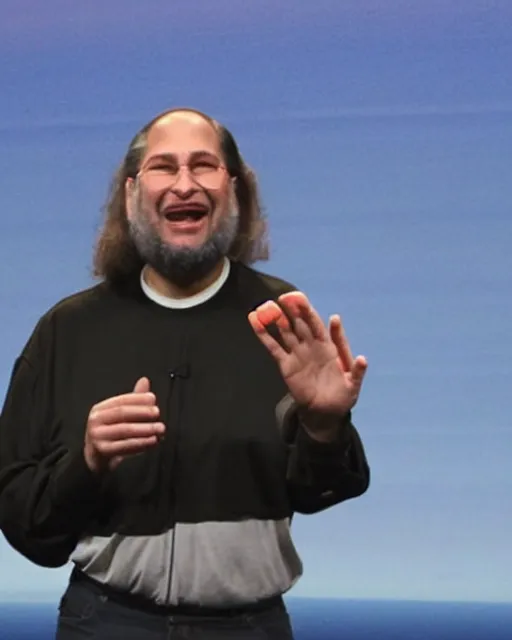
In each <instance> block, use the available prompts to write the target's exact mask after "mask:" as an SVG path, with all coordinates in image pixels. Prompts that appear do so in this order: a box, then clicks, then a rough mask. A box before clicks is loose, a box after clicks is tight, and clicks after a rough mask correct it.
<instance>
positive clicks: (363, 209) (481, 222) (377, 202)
mask: <svg viewBox="0 0 512 640" xmlns="http://www.w3.org/2000/svg"><path fill="white" fill-rule="evenodd" d="M0 8H1V13H2V21H1V22H0V60H1V63H0V87H2V91H1V94H2V98H1V100H0V139H1V142H2V153H1V154H0V175H1V176H2V180H1V183H2V188H1V190H0V211H1V217H0V254H1V255H2V269H1V270H0V322H1V324H0V326H1V330H2V340H1V341H0V394H1V395H2V396H3V393H4V391H5V388H6V386H7V382H8V378H9V375H10V371H11V367H12V364H13V362H14V359H15V357H16V356H17V354H18V353H19V351H20V349H21V348H22V346H23V344H24V343H25V341H26V339H27V338H28V335H29V334H30V332H31V331H32V329H33V326H34V324H35V323H36V321H37V319H38V318H39V317H40V315H42V314H43V313H44V312H45V311H46V310H47V308H48V307H49V306H51V305H53V304H54V303H55V302H56V301H57V300H58V299H60V298H61V297H63V296H65V295H68V294H69V293H72V292H74V291H77V290H78V289H80V288H83V287H86V286H88V285H89V284H90V283H91V281H92V280H91V276H90V263H91V255H92V245H93V242H94V239H95V237H96V233H97V230H98V227H99V224H100V222H101V213H100V208H101V206H102V205H103V202H104V200H105V196H106V193H107V187H108V183H109V180H110V177H111V175H112V173H113V172H114V170H115V168H116V166H117V164H118V162H119V161H120V160H121V158H122V156H123V154H124V151H125V149H126V146H127V144H128V142H129V140H130V138H131V137H132V135H133V134H134V133H135V131H137V130H138V129H139V128H140V126H141V125H143V124H144V123H145V122H146V121H148V120H149V119H150V118H152V117H153V115H155V114H156V113H158V112H160V111H162V110H164V109H166V108H168V107H174V106H181V105H183V106H193V107H196V108H199V109H202V110H204V111H206V112H208V113H210V114H211V115H213V116H214V117H216V118H218V119H220V120H221V121H222V122H224V123H225V124H226V125H227V126H228V127H229V128H230V129H231V130H232V131H233V133H234V134H235V136H236V138H237V140H238V142H239V144H240V147H241V150H242V152H243V154H244V156H245V158H246V160H247V161H248V162H249V164H251V165H252V166H253V167H254V168H255V170H256V171H257V173H258V176H259V180H260V185H261V189H262V193H263V200H264V203H265V206H266V210H267V213H268V216H269V221H270V229H271V240H272V259H271V261H270V262H269V263H267V264H261V265H259V267H260V268H263V269H264V270H266V271H269V272H272V273H274V274H276V275H279V276H281V277H284V278H287V279H289V280H291V281H292V282H294V283H295V284H296V285H297V286H298V287H300V288H301V289H303V290H304V291H305V292H306V293H307V294H308V295H309V297H310V299H311V300H312V302H313V304H314V305H315V306H316V307H317V308H318V310H319V311H320V313H321V314H322V316H323V317H324V318H327V316H328V315H329V314H330V313H335V312H339V313H341V315H342V317H343V320H344V323H345V326H346V330H347V333H348V336H349V339H350V341H351V344H352V348H353V351H354V352H356V353H363V354H364V355H366V356H367V357H368V359H369V363H370V369H369V372H368V375H367V378H366V381H365V386H364V390H363V393H362V396H361V398H360V402H359V404H358V407H357V410H356V412H355V422H356V426H357V427H358V428H359V431H360V433H361V435H362V437H363V440H364V443H365V446H366V449H367V453H368V457H369V459H370V463H371V467H372V476H373V477H372V486H371V488H370V490H369V492H368V493H367V494H366V495H365V496H364V497H362V498H360V499H357V500H355V501H353V502H349V503H346V504H345V505H342V506H340V507H336V508H334V509H332V510H330V511H327V512H325V513H322V514H319V515H315V516H308V517H298V518H297V519H296V520H294V532H295V539H296V543H297V546H298V549H299V552H300V553H301V555H302V558H303V560H304V563H305V575H304V577H303V578H302V580H301V581H300V582H299V584H298V585H297V586H296V587H295V588H294V589H293V591H292V592H291V593H290V598H289V602H290V606H291V607H292V609H293V611H294V612H296V616H295V619H296V621H297V622H296V624H297V628H298V633H299V632H300V633H301V634H302V635H301V636H300V637H302V638H306V637H309V636H307V633H308V632H307V628H316V629H317V631H316V636H315V637H318V638H319V639H320V640H321V638H323V637H325V638H328V637H331V636H330V635H329V633H331V632H332V633H333V634H334V635H332V637H333V638H334V637H336V638H338V637H344V636H342V635H340V633H339V631H340V629H345V630H347V629H349V628H351V629H352V635H350V636H349V635H346V637H350V638H360V637H361V638H363V637H367V636H366V635H357V631H356V627H357V624H356V626H353V627H350V624H352V623H351V622H350V621H351V620H352V622H354V620H356V621H357V620H360V624H361V625H363V626H361V628H360V632H361V633H362V634H363V633H367V634H369V637H370V636H371V634H372V633H377V631H376V630H379V632H380V633H384V631H383V630H384V629H385V628H391V627H386V626H385V625H386V624H387V623H386V620H388V618H389V616H392V613H390V612H392V611H395V612H396V616H397V618H396V619H397V620H398V621H402V622H403V623H404V625H406V624H408V622H407V620H409V621H411V620H413V618H414V619H415V620H416V619H418V620H419V619H420V618H421V617H422V616H423V618H422V619H424V620H430V624H431V625H433V624H434V621H435V622H436V624H437V623H439V624H441V622H440V621H443V620H445V618H443V615H444V614H443V615H441V614H435V615H434V614H433V613H432V610H431V609H429V608H428V607H432V606H434V605H433V604H429V602H430V603H439V602H443V601H445V602H446V603H449V602H454V601H458V602H462V603H483V604H478V605H477V604H467V605H466V607H469V608H466V609H464V611H466V614H464V615H466V618H467V619H468V620H469V619H471V620H472V622H471V623H468V624H469V627H470V628H471V629H472V633H474V634H476V633H477V630H478V628H479V627H478V624H479V623H478V621H480V623H481V624H482V625H484V627H485V624H484V621H485V620H487V619H488V620H489V621H490V620H491V619H492V620H494V622H493V624H495V625H498V626H497V627H496V629H498V627H499V628H500V629H503V630H504V629H506V628H508V634H509V635H512V630H511V628H512V613H511V610H512V578H511V569H512V563H511V559H510V539H511V538H512V535H511V534H512V509H511V508H510V495H511V493H512V473H511V470H510V459H511V452H512V429H511V420H510V409H509V406H508V405H509V403H508V397H509V396H510V389H511V388H512V387H511V385H512V341H511V340H510V330H511V328H512V296H511V294H510V292H511V280H512V259H511V257H510V244H511V241H512V216H511V215H510V213H511V211H510V209H511V201H512V180H511V178H510V163H511V148H512V84H511V82H510V66H511V62H512V37H511V35H510V33H511V31H510V29H511V25H512V3H510V2H509V1H508V0H502V1H499V0H495V1H492V0H487V1H486V2H484V1H481V0H464V1H462V0H451V1H450V2H446V1H445V0H428V2H427V0H416V1H415V2H414V1H413V2H411V1H406V0H387V1H384V0H364V1H362V0H359V1H356V0H344V1H341V0H316V1H315V2H314V3H313V2H306V1H302V0H279V2H274V1H273V0H258V1H256V0H254V1H249V0H246V1H243V2H242V1H240V2H233V1H232V0H216V1H215V2H211V0H187V1H185V0H178V1H174V2H172V3H169V2H167V3H164V2H161V1H160V0H145V1H144V2H142V1H140V0H138V1H137V2H134V1H131V0H123V2H121V0H109V2H97V1H96V0H94V1H91V2H88V3H71V2H65V1H64V0H46V1H45V2H44V3H43V2H40V0H23V1H20V0H0ZM68 573H69V567H66V568H64V569H59V570H49V569H41V568H38V567H35V566H33V565H31V564H30V563H29V562H28V561H26V560H24V559H23V558H22V557H20V556H19V555H17V554H15V553H14V552H13V551H12V550H11V549H10V548H9V547H8V545H7V543H5V541H4V540H3V539H2V540H1V541H0V600H1V601H3V602H4V603H8V602H17V603H18V604H17V605H16V607H17V608H16V607H15V608H14V609H13V606H14V605H12V606H11V605H9V606H7V604H6V605H5V607H4V609H2V610H0V638H4V637H5V638H11V637H12V638H14V637H21V635H19V634H21V633H22V626H23V624H25V623H24V622H23V620H24V619H25V618H26V617H27V616H28V617H31V618H32V620H34V619H35V618H34V616H35V614H28V613H26V611H27V610H26V608H23V607H22V608H21V609H20V607H21V604H20V603H36V602H42V603H47V604H46V605H45V606H46V608H45V609H44V611H46V614H45V615H47V616H50V620H51V619H52V616H54V615H55V606H56V603H57V601H58V598H59V596H60V594H61V593H62V591H63V589H64V587H65V584H66V581H67V576H68ZM294 598H295V599H294ZM297 598H307V600H306V604H304V602H303V601H300V600H297ZM325 598H328V599H334V600H330V601H329V602H330V604H329V602H327V601H325V600H324V601H323V604H322V602H320V600H319V599H325ZM355 601H357V602H355ZM361 601H362V602H361ZM404 601H426V603H425V602H424V604H423V605H420V604H414V603H412V604H409V605H407V603H404ZM299 602H301V603H302V604H301V605H300V606H299V605H298V603H299ZM365 603H366V605H367V606H368V607H370V608H369V609H368V611H370V610H371V611H372V613H371V615H370V614H366V613H361V615H360V617H359V618H358V615H359V614H357V612H358V611H359V612H363V609H362V608H361V607H363V606H366V605H365ZM485 603H487V604H485ZM496 603H502V606H501V607H498V608H496V607H494V608H493V607H492V606H491V605H493V604H496ZM23 606H25V605H23ZM34 606H35V605H34ZM322 606H324V609H318V607H320V608H321V607H322ZM422 606H423V608H421V607H422ZM436 606H441V605H436ZM454 606H455V605H448V604H447V605H445V608H444V609H439V611H444V612H448V613H446V619H448V618H449V616H450V615H451V616H452V617H453V620H463V619H464V615H463V614H462V613H460V612H461V611H462V609H457V608H455V609H454ZM457 606H462V605H457ZM308 607H309V608H308ZM315 607H316V609H315ZM325 607H327V608H325ZM358 607H359V608H358ZM393 607H394V608H393ZM403 607H406V609H404V608H403ZM407 607H409V608H407ZM411 607H412V608H411ZM425 607H427V608H425ZM8 610H9V611H10V612H11V613H9V614H8V613H7V611H8ZM15 610H16V611H24V612H25V613H23V614H20V615H21V622H20V623H19V624H18V626H17V627H16V629H17V631H12V630H11V631H9V632H8V631H7V626H5V625H6V624H7V622H5V621H6V620H7V617H9V616H11V617H12V616H13V615H14V614H13V613H12V612H13V611H15ZM320 610H321V611H322V612H323V613H322V614H321V615H320V614H319V613H318V612H319V611H320ZM406 610H407V611H409V613H410V615H409V614H407V615H406V614H405V613H404V611H406ZM2 611H3V613H2ZM34 611H36V609H34ZM38 611H39V610H38ZM40 611H41V612H42V611H43V609H41V610H40ZM327 611H330V612H331V613H330V614H328V613H326V612H327ZM436 611H438V609H436ZM305 612H309V613H307V615H306V613H305ZM418 612H419V613H418ZM484 612H486V613H484ZM489 612H491V613H489ZM38 615H39V614H38ZM408 615H409V617H408ZM6 616H7V617H6ZM41 616H43V613H41ZM322 616H323V618H322ZM329 616H331V618H332V621H331V622H329V624H327V623H326V624H327V626H326V627H325V629H324V628H323V627H321V628H320V627H315V625H318V624H320V623H319V622H318V621H319V620H320V619H325V620H327V619H328V618H329ZM333 616H334V617H333ZM336 616H337V618H336ZM415 616H416V617H415ZM418 616H419V617H418ZM468 616H469V617H468ZM486 616H487V617H486ZM43 617H44V616H43ZM334 618H336V620H338V622H335V621H334ZM42 619H43V618H41V620H42ZM329 619H330V618H329ZM370 619H371V620H375V621H376V622H375V625H376V626H375V627H370V626H368V627H365V629H366V630H363V627H364V624H363V623H365V624H366V623H368V625H370ZM2 620H3V621H4V622H5V624H4V623H3V622H2ZM497 620H500V621H501V622H500V623H499V624H498V623H497V622H496V621H497ZM504 620H508V625H506V624H505V623H504V622H503V621H504ZM308 621H309V622H308ZM388 622H389V620H388ZM2 624H4V626H2ZM336 624H338V625H340V626H339V629H338V627H336ZM354 624H355V623H354ZM393 624H394V623H393ZM396 624H398V622H397V623H396ZM443 624H444V623H443ZM461 624H462V623H461ZM489 624H491V623H490V622H489ZM27 625H28V623H27ZM300 625H302V626H300ZM308 625H309V627H308ZM329 625H330V626H329ZM333 625H334V626H333ZM299 626H300V628H301V629H303V631H300V629H299ZM441 626H443V625H442V624H441ZM335 627H336V629H338V631H333V629H335ZM484 627H482V629H484ZM411 628H412V627H411ZM414 628H415V629H416V635H414V634H413V633H412V632H411V630H410V629H409V632H408V633H409V635H404V636H403V637H407V638H429V639H431V638H432V639H434V638H445V637H446V638H451V637H453V638H455V637H460V635H457V634H456V631H453V630H452V631H450V629H451V627H450V625H449V624H448V623H447V625H445V626H443V629H444V631H439V632H437V631H434V627H431V628H430V630H429V631H421V629H422V627H421V625H419V623H418V624H417V625H416V626H415V627H414ZM490 628H491V627H489V626H487V627H485V629H484V631H485V633H484V632H483V633H484V635H483V636H482V637H486V638H490V639H491V640H492V639H497V638H498V637H501V636H499V634H498V632H497V631H496V629H495V630H494V631H493V632H492V633H491V631H489V629H490ZM322 629H323V630H322ZM329 629H330V630H331V631H329ZM371 629H374V631H373V632H372V631H371ZM393 629H395V630H394V631H390V633H391V635H390V636H389V637H390V638H395V639H398V638H401V637H402V636H400V635H399V634H400V633H401V631H398V627H396V628H395V627H393ZM403 629H404V630H405V629H406V626H404V627H403ZM461 629H462V627H461ZM452 632H453V634H455V635H450V634H451V633H452ZM24 633H26V634H28V633H29V632H28V626H26V628H25V631H24ZM403 633H406V631H403ZM422 633H425V635H421V634H422ZM443 633H444V634H445V635H442V634H443ZM457 633H458V632H457ZM2 634H3V635H2ZM16 634H18V635H16ZM322 634H324V635H322ZM436 634H437V635H436ZM509 635H506V636H505V635H504V636H503V637H509ZM23 637H25V636H23ZM26 637H29V636H28V635H27V636H26ZM34 637H36V636H34ZM37 637H42V636H37ZM371 637H375V636H371ZM382 637H383V638H384V637H386V638H387V637H388V636H386V635H385V633H384V635H382ZM466 637H467V638H470V637H471V638H472V637H480V636H477V635H474V636H471V635H466Z"/></svg>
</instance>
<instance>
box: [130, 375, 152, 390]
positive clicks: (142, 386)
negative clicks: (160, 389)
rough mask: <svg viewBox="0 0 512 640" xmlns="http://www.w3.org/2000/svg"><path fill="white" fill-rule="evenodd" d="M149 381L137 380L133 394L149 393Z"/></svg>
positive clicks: (145, 379)
mask: <svg viewBox="0 0 512 640" xmlns="http://www.w3.org/2000/svg"><path fill="white" fill-rule="evenodd" d="M149 386H150V385H149V380H148V379H147V378H139V379H138V380H137V382H136V383H135V387H134V388H133V392H134V393H147V392H148V391H149Z"/></svg>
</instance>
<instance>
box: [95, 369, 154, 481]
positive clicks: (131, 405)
mask: <svg viewBox="0 0 512 640" xmlns="http://www.w3.org/2000/svg"><path fill="white" fill-rule="evenodd" d="M159 417H160V411H159V409H158V406H157V404H156V398H155V395H154V394H153V393H151V392H150V385H149V380H148V379H147V378H140V380H138V381H137V383H136V385H135V387H134V389H133V391H132V392H131V393H126V394H123V395H120V396H115V397H113V398H108V399H107V400H103V402H100V403H98V404H96V405H94V407H93V408H92V409H91V412H90V413H89V418H88V420H87V429H86V433H85V446H84V457H85V461H86V463H87V466H88V467H89V469H91V471H93V472H94V473H99V472H101V471H104V470H107V469H112V468H113V467H115V466H116V465H117V464H119V462H121V461H122V460H123V459H124V458H125V457H126V456H129V455H133V454H136V453H141V452H142V451H145V450H146V449H149V448H150V447H154V446H155V445H156V444H157V442H158V440H159V438H160V437H161V436H162V435H163V434H164V432H165V426H164V425H163V424H162V423H161V422H158V419H159Z"/></svg>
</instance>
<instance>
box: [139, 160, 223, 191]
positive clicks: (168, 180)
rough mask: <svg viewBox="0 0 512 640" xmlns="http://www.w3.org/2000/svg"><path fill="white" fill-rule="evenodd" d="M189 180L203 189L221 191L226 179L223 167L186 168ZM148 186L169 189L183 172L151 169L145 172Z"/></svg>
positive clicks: (159, 168)
mask: <svg viewBox="0 0 512 640" xmlns="http://www.w3.org/2000/svg"><path fill="white" fill-rule="evenodd" d="M185 168H186V170H187V173H188V175H189V178H190V179H191V180H192V181H193V182H195V183H196V184H198V185H199V186H201V187H203V189H219V188H220V186H221V184H222V180H223V178H224V168H223V167H222V166H213V165H205V166H197V167H190V168H189V167H185ZM144 174H145V176H146V181H147V183H148V185H151V188H153V189H165V188H167V189H169V188H170V187H172V186H174V185H175V184H176V183H177V182H178V180H179V179H180V177H181V172H180V171H178V170H176V169H172V168H167V167H165V168H164V167H162V168H161V167H154V168H153V167H150V168H149V169H146V170H145V171H144Z"/></svg>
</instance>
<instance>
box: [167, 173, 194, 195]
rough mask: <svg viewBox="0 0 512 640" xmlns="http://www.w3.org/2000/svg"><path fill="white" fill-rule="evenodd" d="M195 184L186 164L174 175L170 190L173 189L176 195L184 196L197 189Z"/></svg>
mask: <svg viewBox="0 0 512 640" xmlns="http://www.w3.org/2000/svg"><path fill="white" fill-rule="evenodd" d="M197 188H198V186H197V184H196V182H194V180H193V179H192V176H191V175H190V171H189V169H188V167H187V166H181V167H180V168H179V170H178V175H177V176H176V181H175V182H174V184H173V185H172V191H174V192H175V193H176V194H177V195H179V196H180V197H182V198H184V197H186V196H188V195H189V194H190V193H193V192H194V191H197Z"/></svg>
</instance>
